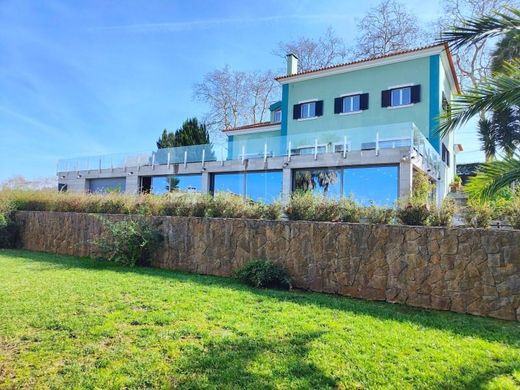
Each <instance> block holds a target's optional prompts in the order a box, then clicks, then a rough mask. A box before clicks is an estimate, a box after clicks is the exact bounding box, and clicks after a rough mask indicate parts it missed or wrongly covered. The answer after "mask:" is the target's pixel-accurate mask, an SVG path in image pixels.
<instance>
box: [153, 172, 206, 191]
mask: <svg viewBox="0 0 520 390" xmlns="http://www.w3.org/2000/svg"><path fill="white" fill-rule="evenodd" d="M201 185H202V177H201V175H177V176H154V177H152V193H153V194H164V193H166V192H172V191H188V192H200V191H201Z"/></svg>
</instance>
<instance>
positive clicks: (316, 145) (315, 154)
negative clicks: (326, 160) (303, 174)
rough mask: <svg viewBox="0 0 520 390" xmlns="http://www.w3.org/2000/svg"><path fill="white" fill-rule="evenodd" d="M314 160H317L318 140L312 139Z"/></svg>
mask: <svg viewBox="0 0 520 390" xmlns="http://www.w3.org/2000/svg"><path fill="white" fill-rule="evenodd" d="M314 159H315V160H317V159H318V139H317V138H315V139H314Z"/></svg>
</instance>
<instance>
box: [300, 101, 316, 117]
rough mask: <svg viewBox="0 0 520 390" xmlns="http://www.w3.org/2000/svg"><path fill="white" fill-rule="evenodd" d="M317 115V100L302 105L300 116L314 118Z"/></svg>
mask: <svg viewBox="0 0 520 390" xmlns="http://www.w3.org/2000/svg"><path fill="white" fill-rule="evenodd" d="M315 116H316V102H309V103H303V104H302V105H301V114H300V118H302V119H305V118H313V117H315Z"/></svg>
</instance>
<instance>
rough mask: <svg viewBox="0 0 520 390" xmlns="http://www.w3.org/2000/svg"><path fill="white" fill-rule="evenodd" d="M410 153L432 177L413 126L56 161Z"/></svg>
mask: <svg viewBox="0 0 520 390" xmlns="http://www.w3.org/2000/svg"><path fill="white" fill-rule="evenodd" d="M394 148H410V150H413V151H414V152H415V153H416V155H418V156H420V157H421V158H422V163H423V165H424V166H425V169H427V170H430V171H433V172H435V173H437V174H438V172H439V168H440V166H441V165H440V164H441V159H440V156H439V154H438V153H437V151H436V150H435V149H434V148H433V146H432V145H431V144H430V143H429V141H428V140H427V139H426V137H425V136H424V134H423V133H422V132H421V131H420V130H419V129H418V128H417V127H416V126H415V125H414V124H413V123H396V124H389V125H382V126H371V127H359V128H350V129H343V130H334V131H327V130H324V131H316V132H308V133H297V134H289V135H287V136H278V137H266V136H262V134H261V133H259V134H255V135H247V136H245V135H237V136H235V137H233V139H232V140H231V141H229V142H221V143H215V144H206V145H193V146H186V147H175V148H167V149H159V150H157V151H154V152H151V153H125V154H111V155H104V156H92V157H82V158H73V159H65V160H60V161H59V162H58V172H69V171H83V170H103V169H118V168H136V167H140V166H152V165H168V164H188V163H194V162H197V163H201V162H211V161H228V160H246V159H267V158H273V157H280V156H282V157H289V156H291V157H292V156H303V155H318V154H325V153H342V154H347V153H348V152H351V151H365V150H366V151H369V150H376V151H377V150H381V149H394Z"/></svg>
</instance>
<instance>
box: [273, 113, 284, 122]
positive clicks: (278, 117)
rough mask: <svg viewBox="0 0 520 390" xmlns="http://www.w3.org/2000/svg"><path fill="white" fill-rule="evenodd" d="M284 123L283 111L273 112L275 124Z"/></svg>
mask: <svg viewBox="0 0 520 390" xmlns="http://www.w3.org/2000/svg"><path fill="white" fill-rule="evenodd" d="M281 121H282V110H275V111H273V122H276V123H278V122H281Z"/></svg>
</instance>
